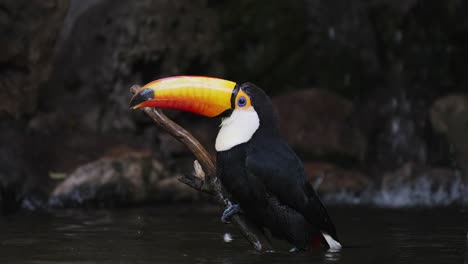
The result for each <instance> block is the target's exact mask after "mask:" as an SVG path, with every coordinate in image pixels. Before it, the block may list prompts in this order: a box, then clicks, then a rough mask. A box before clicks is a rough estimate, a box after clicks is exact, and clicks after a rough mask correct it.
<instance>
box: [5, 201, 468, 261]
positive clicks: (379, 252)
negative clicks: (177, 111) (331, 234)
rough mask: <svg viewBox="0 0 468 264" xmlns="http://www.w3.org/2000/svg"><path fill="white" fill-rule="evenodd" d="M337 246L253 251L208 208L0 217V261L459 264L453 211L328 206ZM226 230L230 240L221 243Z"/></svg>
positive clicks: (467, 219)
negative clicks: (338, 238)
mask: <svg viewBox="0 0 468 264" xmlns="http://www.w3.org/2000/svg"><path fill="white" fill-rule="evenodd" d="M330 211H331V214H332V216H333V218H334V219H335V222H336V225H337V227H338V228H339V234H340V236H341V240H342V242H343V244H344V245H345V248H344V249H343V250H342V251H341V252H339V253H329V252H323V251H315V252H307V253H289V252H287V249H288V246H286V245H284V244H280V245H278V244H275V245H276V246H278V247H279V250H277V252H275V253H263V254H261V253H257V252H255V251H253V250H252V249H251V248H250V246H249V245H248V244H247V243H246V242H245V241H244V240H243V238H241V237H239V235H238V234H237V232H236V230H235V229H234V228H232V227H230V226H227V225H223V224H221V223H219V220H218V215H217V214H218V212H217V209H216V208H211V207H210V208H208V207H202V208H197V207H191V206H187V205H178V206H173V207H167V206H164V207H153V208H139V209H121V210H114V211H104V210H90V211H59V212H55V213H52V214H32V215H31V214H21V215H15V216H10V217H7V218H3V219H1V220H0V229H1V231H0V236H1V242H0V263H224V264H231V263H233V264H234V263H426V264H430V263H463V259H464V254H465V239H466V232H467V231H468V213H467V212H466V211H463V210H460V209H430V210H414V209H413V210H388V209H387V210H383V209H369V208H332V209H330ZM225 232H230V233H232V235H233V237H234V241H232V242H231V243H225V242H223V234H224V233H225Z"/></svg>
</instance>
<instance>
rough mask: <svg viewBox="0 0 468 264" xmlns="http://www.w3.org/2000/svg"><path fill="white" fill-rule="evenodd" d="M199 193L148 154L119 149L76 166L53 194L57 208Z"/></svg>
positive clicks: (182, 197) (178, 197)
mask: <svg viewBox="0 0 468 264" xmlns="http://www.w3.org/2000/svg"><path fill="white" fill-rule="evenodd" d="M197 195H198V194H197V193H196V192H195V191H194V190H192V189H190V188H189V187H187V186H185V185H184V184H182V183H179V182H177V179H176V175H172V174H171V173H170V172H169V171H167V170H166V168H165V166H164V165H163V164H162V163H161V162H160V161H158V160H156V159H153V158H152V157H151V154H150V153H149V152H138V151H131V150H128V149H119V150H116V151H113V152H112V153H109V155H108V156H106V157H103V158H101V159H99V160H96V161H94V162H90V163H87V164H84V165H82V166H79V167H78V168H77V169H76V170H74V171H73V172H72V173H71V174H70V175H69V176H68V177H67V178H66V179H65V180H64V181H63V182H61V183H60V184H58V185H57V187H56V188H55V190H54V191H53V193H52V195H51V198H50V200H49V204H50V205H52V206H59V207H78V206H80V207H81V206H122V205H129V204H137V203H144V202H149V201H153V202H154V201H174V200H177V201H180V200H193V199H194V197H196V196H197Z"/></svg>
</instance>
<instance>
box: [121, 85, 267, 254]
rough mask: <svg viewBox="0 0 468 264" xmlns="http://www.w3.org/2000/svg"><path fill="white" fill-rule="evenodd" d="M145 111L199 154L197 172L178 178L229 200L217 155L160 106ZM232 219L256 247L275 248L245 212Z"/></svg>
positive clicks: (134, 88)
mask: <svg viewBox="0 0 468 264" xmlns="http://www.w3.org/2000/svg"><path fill="white" fill-rule="evenodd" d="M139 89H140V86H138V85H133V86H132V87H131V88H130V91H131V92H132V93H133V94H135V93H136V92H137V91H138V90H139ZM143 111H144V112H145V113H146V114H147V115H149V116H150V117H151V118H152V119H153V120H154V122H156V124H158V125H159V126H160V127H162V128H163V129H164V130H165V131H166V132H168V133H169V134H170V135H172V136H173V137H175V138H176V139H177V140H178V141H180V142H181V143H182V144H184V145H185V146H186V147H187V148H188V149H189V150H190V151H191V152H192V153H193V154H194V155H195V157H196V158H197V160H195V162H194V170H195V173H194V174H195V175H186V176H185V177H181V178H179V181H181V182H183V183H185V184H187V185H188V186H190V187H192V188H194V189H195V190H198V191H202V192H206V193H209V194H211V195H213V196H214V197H215V198H216V200H217V201H218V203H219V204H220V205H222V206H223V207H224V206H226V205H227V204H229V203H230V202H229V198H230V195H229V194H228V193H227V192H226V191H225V190H224V188H223V186H222V185H221V183H220V182H219V180H218V179H217V177H216V166H215V163H214V159H213V158H212V157H211V156H210V155H209V154H208V151H206V149H205V148H204V147H203V146H202V144H201V143H200V142H199V141H198V140H197V139H196V138H195V137H194V136H193V135H192V134H190V133H189V132H188V131H187V130H185V129H184V128H182V127H181V126H179V125H178V124H177V123H175V122H174V121H172V120H171V119H170V118H169V117H167V116H166V115H165V114H164V113H163V112H162V111H161V110H160V109H155V108H149V107H146V108H143ZM231 220H232V222H233V223H235V224H236V225H237V227H238V228H239V229H240V231H241V233H242V234H243V235H244V237H245V238H246V239H247V241H249V243H250V244H251V245H252V246H253V247H254V248H255V249H256V250H258V251H271V250H272V249H273V248H272V246H271V244H270V241H269V240H268V238H267V237H266V236H265V235H264V233H263V232H262V230H259V229H258V228H257V227H256V226H255V225H253V224H252V223H251V222H249V221H248V220H247V219H245V218H244V217H243V216H242V215H240V214H235V215H233V216H232V217H231Z"/></svg>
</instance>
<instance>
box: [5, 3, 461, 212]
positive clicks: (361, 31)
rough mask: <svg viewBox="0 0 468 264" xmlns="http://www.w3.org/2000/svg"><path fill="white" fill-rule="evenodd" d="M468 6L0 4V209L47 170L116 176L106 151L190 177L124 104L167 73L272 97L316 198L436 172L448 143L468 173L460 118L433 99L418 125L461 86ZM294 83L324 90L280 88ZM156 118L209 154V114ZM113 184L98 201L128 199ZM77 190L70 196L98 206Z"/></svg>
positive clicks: (185, 165) (186, 159) (26, 199)
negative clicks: (321, 174) (319, 173)
mask: <svg viewBox="0 0 468 264" xmlns="http://www.w3.org/2000/svg"><path fill="white" fill-rule="evenodd" d="M69 2H70V4H69ZM467 12H468V4H467V2H466V1H457V0H453V1H438V0H428V1H413V0H411V1H403V0H401V1H400V0H399V1H389V0H373V1H360V2H352V1H345V0H332V1H324V0H307V1H289V2H287V1H276V2H269V3H268V5H266V4H265V3H264V2H262V1H252V0H237V1H234V0H228V1H204V0H196V1H184V2H180V1H167V0H141V1H111V0H71V1H64V0H62V1H54V0H46V1H37V0H34V1H24V0H5V1H2V3H0V32H1V33H2V34H0V48H1V50H2V52H1V55H0V127H2V128H3V129H2V131H0V140H1V142H0V147H1V149H0V169H1V175H0V183H1V186H3V187H2V188H3V189H2V195H1V196H2V198H1V199H2V201H11V202H7V203H5V202H3V204H4V205H6V204H8V206H9V207H10V205H11V208H17V207H19V206H23V207H28V208H29V207H41V205H40V204H41V202H40V200H42V199H43V198H38V199H36V197H41V195H37V196H36V195H35V194H34V192H32V191H31V190H33V189H37V188H38V189H40V190H42V192H45V193H48V192H49V191H50V189H52V188H53V185H54V184H55V182H51V180H50V177H49V175H52V174H55V173H59V174H66V175H69V174H70V173H71V172H72V171H73V170H75V169H76V168H79V167H82V166H85V165H83V164H88V165H89V164H92V166H95V168H97V167H100V168H107V169H109V171H111V172H112V173H114V174H113V175H114V176H115V175H120V174H118V173H117V172H116V171H115V170H113V168H112V166H110V167H109V166H108V162H107V163H106V162H104V161H103V160H102V159H108V152H109V151H110V150H112V149H114V148H115V146H127V147H130V148H133V149H135V148H136V149H151V150H153V151H154V153H153V154H154V155H155V159H157V160H161V162H162V163H163V164H164V168H165V169H166V170H168V171H170V172H171V173H170V174H171V175H173V174H174V173H176V172H180V171H187V170H189V169H191V162H192V156H191V155H190V153H188V152H187V151H186V150H185V149H184V148H183V146H181V145H180V144H179V143H177V142H176V141H174V140H173V139H171V138H168V137H167V135H164V134H163V133H161V131H160V130H159V129H158V128H157V127H155V126H154V125H153V124H152V123H151V121H150V120H149V119H148V118H147V117H146V116H145V115H143V114H142V113H140V112H139V111H129V110H128V105H127V104H128V100H129V99H130V94H129V92H128V88H129V87H130V85H132V84H135V83H137V84H143V83H146V82H148V81H151V80H153V79H157V78H159V77H165V76H170V75H177V74H197V75H210V76H217V77H223V78H227V79H231V80H234V81H237V82H240V83H241V82H246V81H251V82H254V83H256V84H258V85H259V86H260V87H262V88H263V89H265V90H266V91H267V93H268V94H270V95H271V96H275V95H278V94H282V95H281V96H277V97H276V98H275V99H274V102H275V105H276V106H277V108H278V110H279V114H280V119H281V123H282V125H281V127H282V132H283V134H284V135H285V136H286V138H287V139H288V141H289V142H290V143H291V144H292V145H293V147H294V148H295V149H296V150H297V151H298V153H299V154H300V155H301V157H303V158H304V159H305V161H306V163H308V162H310V161H315V162H316V161H317V160H321V161H324V162H326V163H328V164H330V163H331V164H333V166H332V167H333V169H330V170H327V174H326V175H328V176H327V177H325V178H323V183H322V184H321V185H320V187H319V190H320V191H323V192H327V191H326V190H329V191H330V192H338V191H341V190H343V189H347V190H351V192H352V193H360V194H362V193H363V194H364V195H366V192H367V191H363V189H365V186H366V185H371V186H378V184H376V182H379V181H380V180H381V179H382V177H384V176H383V175H384V174H385V175H387V174H388V173H390V174H391V175H393V176H392V177H395V179H396V178H397V177H398V174H399V173H400V174H402V175H404V170H402V169H401V168H402V167H404V166H406V165H405V164H408V163H412V164H418V165H417V166H423V167H429V168H433V167H444V168H447V169H450V168H451V166H452V165H453V164H451V158H450V157H451V156H450V155H449V146H448V145H449V144H448V143H447V142H449V143H450V144H453V145H454V146H455V147H454V149H455V150H456V156H457V160H458V163H457V166H459V167H460V168H462V170H463V171H464V172H465V174H468V172H466V171H467V169H466V168H464V167H463V166H464V164H466V162H465V161H466V157H465V156H466V155H465V154H464V153H465V152H466V151H465V149H466V147H465V143H464V141H463V138H464V137H463V135H464V132H465V131H466V129H464V128H463V125H462V124H464V120H465V118H464V116H463V114H462V113H464V110H463V111H461V112H460V113H459V112H457V111H458V110H457V111H455V110H453V111H452V110H451V109H452V108H451V107H450V106H449V105H451V104H452V103H451V101H450V100H449V101H450V102H449V103H439V102H437V103H436V104H435V106H433V107H432V109H433V111H432V117H434V116H437V118H432V119H431V120H432V121H433V122H432V124H433V125H434V127H435V129H433V126H432V125H431V123H430V122H429V120H430V119H429V107H430V106H431V105H432V104H433V102H434V101H436V100H438V99H439V98H441V97H444V96H446V95H447V94H449V93H451V92H461V91H464V90H463V89H465V87H466V86H467V84H468V81H467V80H468V79H467V77H466V68H468V64H467V63H468V60H467V59H466V58H467V52H466V46H467V45H468V38H467V37H466V36H467V34H466V32H467V29H466V25H467V23H466V21H467V20H466V13H467ZM304 87H321V88H322V89H321V90H318V89H307V90H300V91H297V92H294V90H296V89H303V88H304ZM465 92H466V91H465ZM441 100H442V101H444V100H445V99H441ZM434 113H436V114H434ZM170 115H171V117H173V118H174V119H175V120H176V121H178V122H180V123H181V125H183V126H184V127H186V128H188V130H189V131H192V132H193V133H194V134H195V136H197V137H198V138H200V139H201V141H202V142H203V143H204V144H205V145H206V146H208V148H210V146H212V144H213V141H214V137H215V135H216V131H217V128H216V126H217V125H218V124H217V122H216V121H213V120H208V119H206V118H200V117H195V116H193V115H187V114H181V113H177V112H171V113H170ZM435 119H437V120H439V121H434V120H435ZM440 124H442V125H440ZM440 127H445V128H446V129H440ZM435 131H439V132H441V133H442V134H444V135H445V136H446V138H447V139H448V140H446V139H445V138H444V136H441V135H440V134H437V133H435ZM211 151H213V149H212V148H211ZM103 157H106V158H103ZM139 158H140V159H141V161H142V162H143V163H145V162H148V157H147V156H145V157H141V156H139ZM117 160H118V161H117V163H119V162H120V163H121V162H123V161H128V159H127V158H117ZM93 161H95V162H96V163H93ZM131 162H135V163H138V162H139V161H135V160H133V158H132V161H131ZM111 163H112V162H111ZM106 164H107V165H106ZM107 169H106V170H107ZM91 171H93V170H91ZM312 171H313V170H312ZM75 172H76V171H75ZM386 173H387V174H386ZM92 174H93V175H95V178H93V179H96V178H98V176H97V175H99V173H96V172H93V173H92ZM125 174H126V175H133V174H131V173H130V172H128V173H125ZM73 175H74V177H72V178H70V180H71V179H75V178H77V177H78V176H76V175H81V176H79V177H85V178H86V175H85V174H83V173H81V174H79V173H74V174H73ZM424 175H433V174H431V173H425V174H424ZM75 176H76V177H75ZM114 176H113V177H111V178H112V179H117V181H120V180H121V179H122V178H121V177H120V176H118V177H117V176H115V177H114ZM368 176H369V178H370V179H372V180H370V183H369V182H368V180H369V179H368ZM135 177H140V176H135ZM311 177H314V176H313V175H312V176H311ZM385 177H386V178H388V177H387V176H385ZM430 177H432V176H430ZM161 179H162V178H161ZM317 179H318V178H314V179H313V180H312V181H314V182H315V181H316V180H317ZM163 181H166V179H165V178H164V179H163ZM122 182H123V180H122ZM327 182H328V183H327ZM25 183H27V184H25ZM44 183H45V184H44ZM168 184H169V185H170V184H172V183H168ZM397 185H398V184H396V185H395V186H397ZM8 186H10V187H8ZM106 186H109V185H107V184H106ZM112 186H114V187H112V188H109V189H107V188H103V189H102V190H104V189H105V190H107V191H105V192H104V193H105V195H103V196H102V197H111V196H108V194H110V193H112V192H114V191H115V192H116V193H119V191H122V192H120V194H119V196H118V197H120V198H118V199H129V200H130V201H136V200H138V201H141V200H139V199H135V198H132V196H131V195H130V194H131V193H132V191H131V190H128V189H126V188H124V187H123V185H122V184H117V185H112ZM115 186H117V187H115ZM129 186H133V185H132V183H131V182H130V183H129ZM335 187H336V188H335ZM80 188H81V187H77V190H81V189H80ZM83 188H85V187H83ZM129 188H133V187H129ZM72 189H73V188H72ZM85 190H90V189H89V188H88V187H86V188H85ZM108 190H110V191H108ZM30 193H33V194H31V195H29V194H30ZM71 193H73V191H71ZM78 193H79V194H83V193H84V192H81V191H78ZM91 193H92V194H93V195H90V196H89V197H93V198H89V199H84V200H86V201H91V200H93V201H94V200H98V201H99V200H101V199H99V198H96V197H100V194H99V193H101V192H100V191H96V190H92V191H91ZM158 193H161V192H158ZM68 197H70V195H68ZM129 197H130V198H129ZM168 197H171V194H169V195H168ZM72 200H73V199H72ZM21 201H23V202H22V203H21ZM8 210H10V209H8Z"/></svg>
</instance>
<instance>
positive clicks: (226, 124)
mask: <svg viewBox="0 0 468 264" xmlns="http://www.w3.org/2000/svg"><path fill="white" fill-rule="evenodd" d="M130 107H131V108H133V109H138V108H142V107H157V108H166V109H176V110H181V111H186V112H192V113H196V114H200V115H204V116H208V117H221V126H220V129H219V132H218V135H217V137H216V141H215V149H216V152H217V157H216V166H217V172H216V173H217V176H218V178H219V180H220V181H221V183H222V185H223V186H224V188H225V189H226V190H227V191H228V192H229V193H230V195H231V196H232V203H231V204H230V206H229V207H228V208H227V209H226V210H225V211H224V212H223V215H222V217H221V220H222V221H223V222H227V221H229V218H230V217H231V216H232V215H233V214H236V213H242V214H244V215H245V217H246V218H248V219H249V220H250V221H251V222H252V223H254V224H256V225H257V226H258V227H259V228H260V229H261V230H265V229H266V230H268V231H269V232H270V233H271V234H272V235H273V236H274V237H276V238H279V239H283V240H286V241H288V242H289V243H291V244H292V245H293V246H294V247H293V249H292V250H294V251H296V250H308V249H310V248H311V247H313V246H314V245H315V246H317V244H318V243H320V242H325V243H323V244H324V245H328V247H329V248H330V249H340V248H341V244H340V243H339V240H338V236H337V233H336V229H335V226H334V224H333V222H332V220H331V218H330V216H329V215H328V213H327V210H326V208H325V206H324V205H323V203H322V202H321V200H320V198H319V197H318V195H317V194H316V192H315V190H314V189H313V187H312V186H311V185H310V183H309V182H308V181H307V177H306V174H305V171H304V167H303V164H302V162H301V160H300V159H299V158H298V156H297V155H296V154H295V152H294V151H293V150H292V149H291V148H290V147H289V145H288V144H287V142H286V141H285V140H284V139H283V138H282V137H281V135H280V130H279V122H278V117H277V114H276V112H275V110H274V107H273V104H272V102H271V100H270V98H269V97H268V95H267V94H266V93H265V92H264V91H263V90H262V89H261V88H259V87H257V86H256V85H254V84H252V83H244V84H237V83H235V82H232V81H228V80H224V79H219V78H212V77H203V76H175V77H168V78H163V79H159V80H156V81H153V82H150V83H148V84H146V85H145V86H143V87H142V88H141V89H140V90H139V91H138V92H137V93H136V94H135V95H134V96H133V98H132V99H131V101H130Z"/></svg>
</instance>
